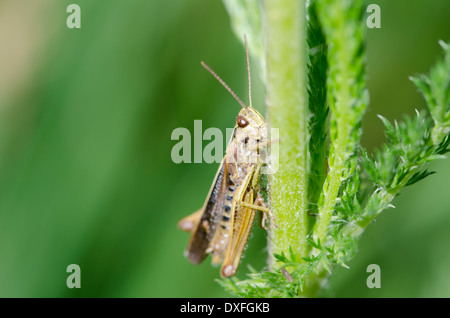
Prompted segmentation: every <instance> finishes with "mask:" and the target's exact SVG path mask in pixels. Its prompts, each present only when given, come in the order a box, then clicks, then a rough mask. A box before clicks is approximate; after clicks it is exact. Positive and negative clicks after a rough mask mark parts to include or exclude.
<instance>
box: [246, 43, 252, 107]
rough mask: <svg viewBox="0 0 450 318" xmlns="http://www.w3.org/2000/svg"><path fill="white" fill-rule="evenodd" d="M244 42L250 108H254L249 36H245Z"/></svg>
mask: <svg viewBox="0 0 450 318" xmlns="http://www.w3.org/2000/svg"><path fill="white" fill-rule="evenodd" d="M244 42H245V55H246V57H247V73H248V100H249V103H250V107H252V78H251V76H250V59H249V58H248V44H247V36H246V35H245V34H244Z"/></svg>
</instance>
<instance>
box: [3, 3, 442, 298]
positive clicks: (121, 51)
mask: <svg viewBox="0 0 450 318" xmlns="http://www.w3.org/2000/svg"><path fill="white" fill-rule="evenodd" d="M72 2H73V3H77V4H79V5H80V7H81V10H82V28H81V29H80V30H70V29H68V28H67V27H66V24H65V23H66V18H67V16H68V13H66V7H67V5H68V4H69V3H72ZM369 3H377V4H379V5H380V6H381V10H382V11H381V12H382V15H381V19H382V20H381V23H382V28H381V29H373V30H368V32H367V36H368V44H367V53H368V85H369V90H370V107H369V110H368V112H367V114H366V117H365V121H364V136H363V143H364V145H365V146H367V147H369V148H370V149H373V147H376V146H377V145H379V144H380V143H381V142H383V140H384V136H383V131H382V124H381V122H380V121H379V119H378V118H377V117H376V114H383V115H384V116H386V117H387V118H389V119H394V118H401V117H402V116H403V114H405V113H406V114H413V112H414V108H422V107H423V106H424V101H423V99H422V97H421V96H420V95H419V94H418V93H417V92H416V90H415V88H414V86H413V84H412V83H411V82H410V81H409V80H408V77H409V76H411V75H415V74H417V73H420V72H427V71H428V69H429V68H430V66H431V65H432V64H433V63H434V61H435V60H436V58H437V57H438V56H439V55H441V53H442V51H441V49H440V47H439V45H438V40H439V39H443V40H445V41H449V40H450V20H449V18H448V17H449V15H450V2H449V1H448V0H433V1H421V0H413V1H407V2H406V1H399V0H396V1H392V0H383V1H376V2H373V1H372V2H368V4H369ZM201 60H205V61H206V62H207V63H208V64H210V65H211V66H212V67H213V68H214V69H215V70H216V71H217V73H219V74H220V75H221V76H222V77H223V78H224V79H225V80H226V81H227V83H228V84H229V85H230V86H231V87H232V88H233V89H234V90H235V91H236V92H237V93H238V95H240V96H242V97H243V98H244V100H246V99H245V96H246V85H247V84H246V73H245V59H244V49H243V46H242V45H241V43H240V42H239V41H238V40H237V39H236V38H235V36H234V34H233V32H232V30H231V27H230V24H229V18H228V16H227V14H226V12H225V9H224V7H223V4H222V2H221V1H218V0H216V1H211V0H189V1H186V0H170V1H157V0H133V1H125V0H96V1H91V0H73V1H60V0H21V1H17V0H0V296H1V297H227V294H226V293H225V292H224V291H223V290H222V289H221V288H220V286H219V285H218V284H217V283H216V282H215V281H214V279H215V278H217V277H219V269H218V268H213V267H211V265H210V264H209V261H207V262H205V263H204V264H202V265H200V266H193V265H191V264H190V263H188V261H187V260H186V259H185V258H184V257H183V250H184V248H185V245H186V243H187V239H188V236H187V235H186V234H185V233H182V232H180V231H179V230H177V228H176V223H177V221H178V220H179V219H180V218H181V217H182V216H185V215H186V214H188V213H191V212H192V211H194V210H196V209H198V208H199V207H200V206H201V205H202V204H203V201H204V199H205V196H206V194H207V192H208V190H209V187H210V185H211V182H212V179H213V177H214V174H215V171H216V169H217V167H218V165H217V164H211V165H208V164H179V165H177V164H174V163H173V162H172V161H171V157H170V153H171V148H172V147H173V145H174V144H175V143H176V141H172V140H171V138H170V136H171V132H172V130H173V129H175V128H177V127H186V128H188V129H189V130H190V131H193V124H194V119H202V120H203V129H206V128H208V127H218V128H220V129H223V130H224V129H225V128H226V127H232V126H233V125H234V118H235V116H236V114H237V112H238V110H239V105H238V104H237V103H236V102H235V101H234V100H233V99H232V97H231V96H229V95H228V93H227V92H226V91H225V90H224V89H223V88H222V87H220V85H218V83H217V82H216V81H215V80H214V79H213V78H212V77H211V76H210V75H209V74H208V73H207V72H205V70H204V69H203V68H202V67H201V66H200V64H199V62H200V61H201ZM255 64H256V63H255ZM254 69H256V68H254ZM257 77H258V75H257V70H255V71H254V78H255V81H256V78H257ZM253 98H254V104H255V105H259V107H257V108H258V109H259V110H261V111H264V104H263V101H264V91H263V89H262V87H261V83H257V82H256V83H255V89H254V94H253ZM431 168H432V169H433V170H436V171H438V173H437V174H435V175H433V176H431V177H429V178H427V179H425V180H424V181H422V182H420V183H419V184H417V185H415V186H413V187H411V188H408V189H406V191H404V192H403V193H402V195H401V196H399V197H398V198H397V199H396V200H395V202H394V203H395V205H396V206H397V208H396V209H390V210H387V211H385V212H384V213H383V214H382V215H381V216H380V217H379V218H378V219H377V221H376V222H375V223H374V224H373V225H371V226H370V227H369V228H368V230H367V231H366V233H365V234H364V236H363V238H362V240H361V243H360V246H359V248H360V252H359V253H358V255H357V257H356V258H355V259H354V260H353V261H352V262H350V263H349V266H350V269H344V268H340V269H337V270H336V271H335V273H334V274H333V276H332V278H331V282H330V289H329V290H328V291H327V292H326V295H328V296H331V297H450V248H449V247H448V243H449V242H450V231H449V229H450V211H449V210H450V195H448V194H449V191H450V190H449V189H450V187H449V183H450V182H449V178H450V160H446V161H439V162H436V163H435V164H433V165H432V167H431ZM266 257H267V255H266V251H265V233H264V231H263V230H261V229H260V228H259V227H258V226H255V227H254V231H253V234H252V237H251V239H250V241H249V246H248V248H247V250H246V254H245V257H244V260H243V263H242V265H241V270H240V272H239V275H238V276H241V277H242V276H243V275H244V274H245V272H246V264H252V265H253V266H254V267H255V268H257V269H260V268H262V267H263V266H264V264H265V259H266ZM69 264H78V265H80V267H81V288H80V289H68V288H67V286H66V278H67V276H68V275H69V274H68V273H66V268H67V266H68V265H69ZM369 264H378V265H380V267H381V288H380V289H375V290H371V289H368V288H367V287H366V278H367V276H368V273H366V268H367V266H368V265H369Z"/></svg>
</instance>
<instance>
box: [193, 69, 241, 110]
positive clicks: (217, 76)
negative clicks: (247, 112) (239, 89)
mask: <svg viewBox="0 0 450 318" xmlns="http://www.w3.org/2000/svg"><path fill="white" fill-rule="evenodd" d="M200 64H202V66H203V67H204V68H205V69H206V70H207V71H208V72H210V73H211V74H212V75H213V76H214V77H215V78H216V80H218V81H219V83H220V84H222V85H223V87H225V88H226V90H227V91H228V92H229V93H230V94H231V95H233V97H234V99H236V100H237V101H238V103H239V104H241V106H242V107H243V108H247V106H245V104H244V102H243V101H242V100H241V99H240V98H239V97H238V96H237V95H236V93H235V92H233V90H232V89H231V88H230V87H229V86H228V85H227V83H225V82H224V81H223V80H222V79H221V78H220V77H219V75H217V74H216V72H214V71H213V70H212V69H211V68H210V67H209V66H208V65H207V64H206V63H205V62H203V61H201V63H200Z"/></svg>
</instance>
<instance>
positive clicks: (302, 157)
mask: <svg viewBox="0 0 450 318" xmlns="http://www.w3.org/2000/svg"><path fill="white" fill-rule="evenodd" d="M263 11H264V18H265V21H264V22H265V28H264V33H265V34H264V36H265V43H266V70H267V73H266V80H267V114H268V120H269V125H270V127H271V128H277V129H279V145H278V146H279V166H278V170H277V171H276V172H275V173H274V174H271V175H269V195H270V204H271V209H272V213H273V214H274V217H275V223H276V225H277V226H274V225H273V224H272V227H271V231H270V237H269V242H270V243H269V250H270V253H269V266H270V267H271V268H274V267H275V262H274V260H273V258H272V255H273V253H277V254H279V253H281V252H285V253H287V252H288V250H289V247H291V248H292V250H293V251H294V252H295V254H296V255H298V257H299V261H300V260H301V257H302V256H306V255H307V253H308V244H307V241H306V235H307V231H308V220H307V180H308V178H307V170H308V167H307V148H308V135H307V124H308V119H307V107H308V104H307V102H308V98H307V91H306V40H305V38H306V21H305V20H306V18H305V17H306V16H305V2H304V1H298V0H266V1H265V2H264V8H263Z"/></svg>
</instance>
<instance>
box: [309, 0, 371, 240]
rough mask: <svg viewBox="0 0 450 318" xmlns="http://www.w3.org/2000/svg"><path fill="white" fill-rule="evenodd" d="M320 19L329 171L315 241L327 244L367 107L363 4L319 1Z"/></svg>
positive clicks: (344, 0)
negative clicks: (326, 69) (325, 70)
mask: <svg viewBox="0 0 450 318" xmlns="http://www.w3.org/2000/svg"><path fill="white" fill-rule="evenodd" d="M318 4H319V13H320V14H319V18H320V21H321V23H322V24H323V28H324V32H325V36H326V39H327V44H328V62H329V73H328V74H329V76H328V100H329V104H330V109H331V127H330V141H331V145H330V152H329V153H330V158H329V161H328V165H329V171H328V175H327V177H326V179H325V183H324V187H323V192H322V196H321V199H320V201H319V215H318V220H317V222H316V227H315V231H314V237H315V239H316V240H320V241H321V242H322V243H325V241H326V239H327V236H328V230H329V226H330V223H331V218H332V214H333V211H334V208H335V205H336V200H337V197H338V194H339V189H340V186H341V183H342V181H344V180H345V178H346V177H348V174H349V172H350V168H349V167H351V166H352V164H351V163H350V161H351V160H356V159H353V158H352V156H353V155H354V154H355V151H356V148H357V147H358V145H359V138H360V133H361V129H360V125H361V118H362V115H363V113H364V109H365V106H366V95H365V80H364V77H363V74H364V61H363V54H362V52H363V51H364V50H362V45H363V31H362V30H363V26H362V21H361V19H360V14H361V12H362V8H363V7H362V6H363V1H360V0H357V1H353V0H342V1H332V0H319V1H318Z"/></svg>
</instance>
